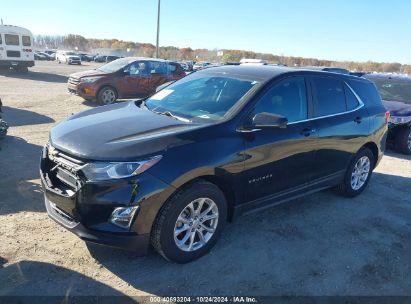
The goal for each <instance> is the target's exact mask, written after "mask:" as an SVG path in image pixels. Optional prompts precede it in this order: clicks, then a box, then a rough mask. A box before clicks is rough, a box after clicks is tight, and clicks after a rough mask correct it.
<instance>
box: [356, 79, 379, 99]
mask: <svg viewBox="0 0 411 304" xmlns="http://www.w3.org/2000/svg"><path fill="white" fill-rule="evenodd" d="M349 85H350V86H351V87H352V88H353V90H354V91H355V93H357V95H358V96H359V97H360V98H361V100H362V102H364V103H365V104H381V97H380V95H379V94H378V91H377V88H376V87H375V85H374V84H373V83H372V82H369V81H364V80H354V79H350V80H349Z"/></svg>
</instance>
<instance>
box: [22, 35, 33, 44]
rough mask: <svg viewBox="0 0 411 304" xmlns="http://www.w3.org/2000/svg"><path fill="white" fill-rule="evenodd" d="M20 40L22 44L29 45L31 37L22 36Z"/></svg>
mask: <svg viewBox="0 0 411 304" xmlns="http://www.w3.org/2000/svg"><path fill="white" fill-rule="evenodd" d="M21 40H22V42H23V46H31V38H30V36H22V37H21Z"/></svg>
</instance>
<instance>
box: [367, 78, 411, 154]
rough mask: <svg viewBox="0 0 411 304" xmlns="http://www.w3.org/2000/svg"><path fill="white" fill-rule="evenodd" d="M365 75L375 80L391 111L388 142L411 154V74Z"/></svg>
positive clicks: (386, 106) (400, 150)
mask: <svg viewBox="0 0 411 304" xmlns="http://www.w3.org/2000/svg"><path fill="white" fill-rule="evenodd" d="M364 77H365V78H367V79H370V80H372V81H374V82H375V84H376V85H377V88H378V91H379V92H380V95H381V97H382V99H383V105H384V106H385V108H386V109H387V110H388V111H390V113H391V117H390V121H389V124H388V130H389V131H388V142H390V143H393V145H394V148H395V150H397V151H398V152H400V153H404V154H409V155H411V76H404V75H402V76H400V75H391V74H378V73H374V74H367V75H365V76H364Z"/></svg>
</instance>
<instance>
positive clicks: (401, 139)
mask: <svg viewBox="0 0 411 304" xmlns="http://www.w3.org/2000/svg"><path fill="white" fill-rule="evenodd" d="M395 150H397V151H398V152H400V153H404V154H408V155H411V126H409V127H404V128H402V129H401V130H399V131H398V134H397V136H396V137H395Z"/></svg>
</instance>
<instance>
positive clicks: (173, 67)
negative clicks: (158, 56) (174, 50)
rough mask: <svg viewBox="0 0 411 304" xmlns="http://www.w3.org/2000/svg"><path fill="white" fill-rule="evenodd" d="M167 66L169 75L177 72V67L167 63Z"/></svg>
mask: <svg viewBox="0 0 411 304" xmlns="http://www.w3.org/2000/svg"><path fill="white" fill-rule="evenodd" d="M167 66H168V73H169V74H173V73H174V72H175V71H176V70H177V66H176V65H175V64H174V63H169V64H167Z"/></svg>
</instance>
